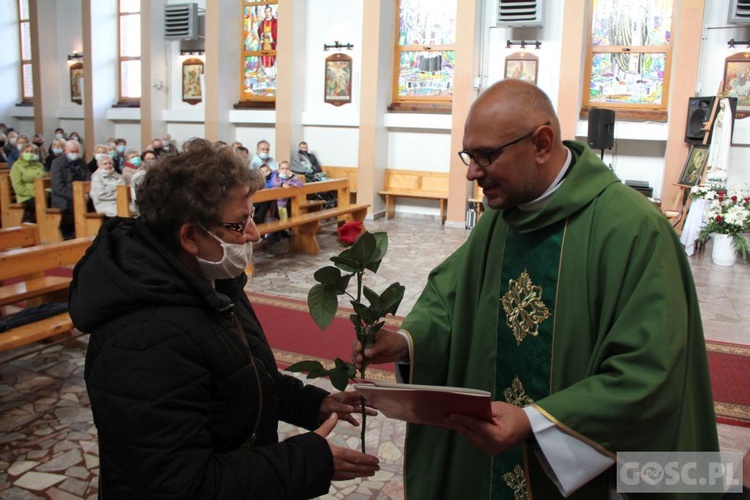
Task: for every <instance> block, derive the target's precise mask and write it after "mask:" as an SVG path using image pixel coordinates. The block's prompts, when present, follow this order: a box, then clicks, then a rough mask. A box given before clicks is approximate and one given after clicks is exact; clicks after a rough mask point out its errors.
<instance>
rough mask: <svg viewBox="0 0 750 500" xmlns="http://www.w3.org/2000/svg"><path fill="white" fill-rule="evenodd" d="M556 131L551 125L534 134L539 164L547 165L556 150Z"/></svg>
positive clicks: (542, 127) (543, 126)
mask: <svg viewBox="0 0 750 500" xmlns="http://www.w3.org/2000/svg"><path fill="white" fill-rule="evenodd" d="M555 140H556V138H555V130H554V129H553V128H552V126H551V125H542V126H541V127H539V128H538V129H537V130H536V132H534V148H535V149H536V156H537V163H546V162H547V160H549V157H550V154H551V153H552V151H553V149H554V144H555Z"/></svg>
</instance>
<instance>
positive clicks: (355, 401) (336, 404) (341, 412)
mask: <svg viewBox="0 0 750 500" xmlns="http://www.w3.org/2000/svg"><path fill="white" fill-rule="evenodd" d="M361 401H362V399H361V396H360V395H359V393H357V392H355V391H343V392H337V393H334V394H329V395H328V396H326V397H325V398H324V399H323V403H322V404H321V405H320V414H319V415H318V421H320V422H323V421H324V420H326V419H328V417H330V416H331V413H335V414H336V415H338V417H339V418H340V419H342V420H346V421H347V422H349V423H350V424H352V425H356V426H358V425H359V421H358V420H357V419H355V418H354V416H353V415H352V413H355V412H356V413H362V405H361V404H360V403H361ZM365 411H366V413H367V414H368V415H377V414H378V412H376V411H375V410H373V409H372V408H369V407H367V405H365Z"/></svg>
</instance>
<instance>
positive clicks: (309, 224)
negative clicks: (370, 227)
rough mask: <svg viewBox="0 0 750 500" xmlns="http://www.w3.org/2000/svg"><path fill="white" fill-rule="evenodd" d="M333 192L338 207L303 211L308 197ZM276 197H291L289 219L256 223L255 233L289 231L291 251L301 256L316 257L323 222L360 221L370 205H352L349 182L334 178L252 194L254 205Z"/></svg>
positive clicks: (262, 190)
mask: <svg viewBox="0 0 750 500" xmlns="http://www.w3.org/2000/svg"><path fill="white" fill-rule="evenodd" d="M327 191H336V193H337V197H338V206H337V207H335V208H327V209H324V210H316V211H313V212H310V211H306V210H304V209H303V206H304V204H305V203H306V202H307V195H309V194H313V193H324V192H327ZM279 198H291V201H290V206H291V209H292V216H291V217H289V218H287V219H286V220H283V221H282V220H276V221H272V222H266V223H263V224H258V232H259V233H260V234H261V235H265V234H268V233H273V232H277V231H283V230H285V229H291V230H292V231H293V238H292V241H291V243H290V248H291V249H293V250H297V251H300V252H302V253H308V254H313V255H314V254H317V253H318V252H319V251H320V246H319V244H318V240H317V236H316V235H317V233H318V231H319V230H320V226H321V223H322V222H323V221H324V220H327V219H331V218H336V219H337V220H338V221H339V222H342V223H343V222H348V221H351V220H359V221H362V220H364V219H365V217H366V216H367V210H368V208H369V207H370V206H369V205H354V204H352V203H350V201H349V181H348V180H346V179H337V180H335V179H334V180H329V181H320V182H310V183H307V184H305V185H304V186H301V187H287V188H269V189H261V190H260V191H258V192H256V193H255V194H253V202H254V203H260V202H263V201H271V200H277V199H279Z"/></svg>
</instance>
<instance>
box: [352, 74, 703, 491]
mask: <svg viewBox="0 0 750 500" xmlns="http://www.w3.org/2000/svg"><path fill="white" fill-rule="evenodd" d="M463 148H464V149H463V150H462V151H461V152H460V153H459V155H460V156H461V159H462V160H463V162H464V163H465V164H466V165H467V166H468V172H467V176H466V177H467V179H468V180H470V181H476V182H477V183H478V184H479V185H480V186H481V187H482V188H483V191H484V195H485V206H486V207H487V208H488V209H487V210H486V211H485V213H484V214H483V215H482V217H481V218H480V220H479V222H478V223H477V225H476V226H475V227H474V229H473V230H472V234H471V236H470V237H469V239H468V240H467V241H466V243H465V244H464V245H463V246H462V247H461V248H459V249H458V250H457V251H456V252H455V253H454V254H453V255H451V256H450V257H448V258H447V259H446V260H445V261H444V262H443V263H442V264H440V265H439V266H438V267H437V268H436V269H434V270H433V271H432V272H431V274H430V277H429V280H428V283H427V286H426V287H425V289H424V291H423V292H422V295H421V296H420V298H419V300H418V302H417V304H416V305H415V306H414V309H413V310H412V312H411V313H410V314H409V315H408V316H407V317H406V319H405V320H404V322H403V324H402V328H401V330H399V331H398V332H392V331H385V330H381V331H380V332H379V334H378V337H377V339H376V341H375V343H374V344H373V345H372V346H371V347H369V348H367V349H366V350H365V351H364V353H362V351H361V346H358V351H357V352H358V354H357V356H356V361H357V362H358V363H362V362H367V363H370V362H375V363H381V362H387V361H402V362H405V363H408V364H404V365H403V366H402V368H405V370H403V371H404V372H406V373H405V377H404V378H406V379H407V381H408V382H410V383H415V384H429V385H447V386H456V387H470V388H475V389H483V390H487V391H490V392H491V393H492V394H493V403H492V411H493V421H492V422H484V421H482V420H477V419H474V418H471V417H469V416H466V415H452V416H451V417H450V419H449V421H447V422H446V424H447V425H449V426H450V427H451V429H452V430H446V429H440V428H437V427H427V426H420V425H411V424H410V425H409V427H408V431H407V440H406V455H405V464H404V474H405V483H406V485H405V488H406V498H407V499H409V500H415V499H437V498H441V499H453V498H461V499H464V498H472V499H473V498H496V499H501V498H510V499H520V498H541V499H549V498H562V497H569V498H583V499H598V498H602V499H607V498H616V497H617V494H616V476H615V473H616V465H615V461H616V454H617V452H619V451H631V452H632V451H643V452H649V451H718V439H717V432H716V423H715V417H714V410H713V401H712V395H711V386H710V381H709V375H708V364H707V358H706V350H705V341H704V337H703V330H702V326H701V317H700V310H699V308H698V301H697V298H696V293H695V286H694V283H693V278H692V273H691V271H690V267H689V264H688V262H687V259H686V257H685V251H684V249H683V247H682V245H681V244H680V242H679V240H678V238H677V236H676V234H675V232H674V230H673V228H672V227H671V226H670V224H669V223H668V221H667V219H666V218H665V217H664V216H663V215H662V214H661V213H660V212H659V210H657V209H656V207H655V206H654V205H653V204H651V203H650V202H649V200H648V199H647V198H646V197H645V196H643V195H642V194H640V193H638V192H637V191H635V190H634V189H632V188H630V187H628V186H625V185H624V184H623V183H622V182H621V181H620V180H619V179H618V178H617V177H616V176H615V175H614V173H613V172H611V171H610V170H609V169H608V168H606V166H605V165H604V164H603V163H602V161H601V160H600V159H599V158H598V156H597V155H596V154H594V153H593V152H592V151H591V150H590V149H589V148H588V147H587V146H586V145H585V144H582V143H578V142H573V141H562V140H561V137H560V124H559V121H558V119H557V116H556V115H555V112H554V109H553V107H552V104H551V102H550V100H549V98H548V97H547V96H546V95H545V94H544V93H543V92H542V91H541V90H540V89H539V88H537V87H536V86H534V85H532V84H529V83H527V82H524V81H520V80H503V81H501V82H499V83H496V84H495V85H493V86H492V87H490V88H488V89H487V90H486V91H484V92H483V93H482V94H481V95H480V96H479V97H478V98H477V100H476V101H475V102H474V104H473V106H472V108H471V110H470V112H469V115H468V117H467V120H466V125H465V129H464V138H463ZM639 498H640V496H639ZM658 498H679V495H673V496H670V495H668V494H666V495H665V494H661V495H658ZM691 498H695V497H694V496H693V497H691Z"/></svg>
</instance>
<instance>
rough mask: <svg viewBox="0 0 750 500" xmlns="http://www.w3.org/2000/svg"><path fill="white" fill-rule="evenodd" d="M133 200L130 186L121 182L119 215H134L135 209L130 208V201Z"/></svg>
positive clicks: (118, 187)
mask: <svg viewBox="0 0 750 500" xmlns="http://www.w3.org/2000/svg"><path fill="white" fill-rule="evenodd" d="M131 201H133V199H132V194H131V192H130V186H128V185H126V184H120V185H119V186H117V216H118V217H132V216H133V211H132V210H130V202H131Z"/></svg>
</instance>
